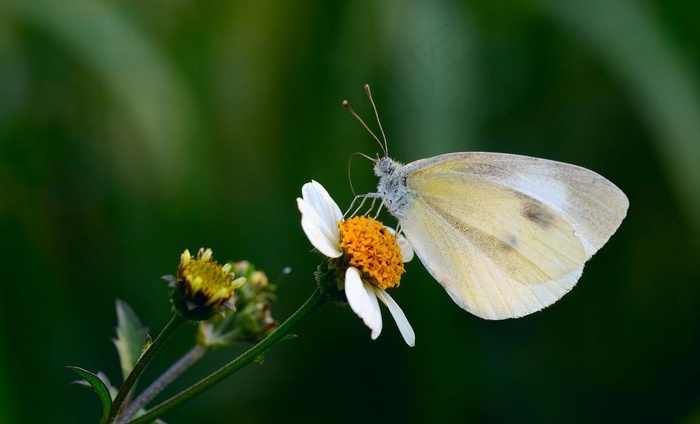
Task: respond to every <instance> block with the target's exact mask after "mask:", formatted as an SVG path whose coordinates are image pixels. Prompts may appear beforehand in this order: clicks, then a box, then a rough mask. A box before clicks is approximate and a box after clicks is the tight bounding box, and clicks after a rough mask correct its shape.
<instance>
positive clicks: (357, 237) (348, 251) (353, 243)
mask: <svg viewBox="0 0 700 424" xmlns="http://www.w3.org/2000/svg"><path fill="white" fill-rule="evenodd" d="M338 227H339V228H340V248H341V249H342V250H343V257H344V260H345V261H346V263H347V266H352V267H354V268H357V269H358V270H360V272H361V273H362V277H363V278H364V279H365V280H367V281H368V282H369V283H370V284H372V285H374V286H376V287H379V288H380V289H382V290H385V289H388V288H391V287H397V286H398V285H399V282H400V281H401V275H402V274H403V273H404V267H403V258H402V257H401V248H399V245H398V244H397V243H396V237H395V236H394V235H393V234H391V232H390V231H389V230H388V229H387V228H386V227H385V226H383V225H382V224H381V223H380V222H379V221H377V220H374V219H371V218H367V217H364V216H356V217H353V218H350V219H348V220H347V221H341V222H339V223H338Z"/></svg>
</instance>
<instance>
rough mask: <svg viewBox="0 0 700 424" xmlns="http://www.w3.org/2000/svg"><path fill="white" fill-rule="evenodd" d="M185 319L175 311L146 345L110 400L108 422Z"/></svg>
mask: <svg viewBox="0 0 700 424" xmlns="http://www.w3.org/2000/svg"><path fill="white" fill-rule="evenodd" d="M186 321H187V319H186V318H185V317H184V316H182V315H180V314H179V313H177V312H176V313H175V314H174V315H173V317H172V318H171V319H170V322H168V323H167V324H166V325H165V328H163V330H162V331H161V332H160V334H159V335H158V337H156V339H155V340H154V341H153V343H152V344H151V345H150V346H149V347H148V349H146V350H145V351H144V352H143V354H142V355H141V357H140V358H139V360H138V361H137V362H136V365H134V369H133V370H131V372H130V373H129V376H128V377H126V380H125V381H124V384H122V387H121V388H120V389H119V392H118V393H117V396H116V397H115V398H114V401H113V402H112V413H111V416H110V422H112V421H114V418H115V417H116V416H118V415H119V413H120V412H121V409H122V407H123V406H124V401H125V400H126V398H127V396H128V395H129V393H130V392H131V389H133V387H134V385H135V384H136V381H137V380H138V379H139V377H141V374H143V372H144V370H145V369H146V367H147V366H148V364H149V363H150V362H151V360H152V359H153V357H154V356H155V355H156V353H158V351H159V350H160V348H161V347H162V346H163V344H165V342H166V341H167V340H168V339H169V338H170V336H171V335H172V334H173V333H174V332H175V330H176V329H177V328H178V327H180V325H181V324H182V323H184V322H186Z"/></svg>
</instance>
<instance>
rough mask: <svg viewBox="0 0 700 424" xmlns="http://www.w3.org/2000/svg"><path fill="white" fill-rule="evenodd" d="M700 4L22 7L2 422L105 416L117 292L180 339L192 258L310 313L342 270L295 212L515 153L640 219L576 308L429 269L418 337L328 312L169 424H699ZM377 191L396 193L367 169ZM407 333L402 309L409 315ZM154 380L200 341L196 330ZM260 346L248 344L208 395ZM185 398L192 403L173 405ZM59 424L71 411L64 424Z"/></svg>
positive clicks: (5, 216)
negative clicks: (204, 256)
mask: <svg viewBox="0 0 700 424" xmlns="http://www.w3.org/2000/svg"><path fill="white" fill-rule="evenodd" d="M699 13H700V4H699V3H698V2H694V1H690V0H670V1H661V0H647V1H632V0H626V1H625V0H615V1H607V0H593V1H589V2H583V1H574V0H564V1H557V0H550V1H546V0H541V1H540V0H521V1H493V2H487V1H482V2H466V1H462V2H458V1H446V0H443V1H435V2H429V1H427V0H423V1H410V2H398V1H396V0H385V1H382V2H362V1H360V2H324V1H302V2H252V1H232V2H220V1H209V0H198V1H193V0H169V1H165V0H153V1H149V2H143V1H137V0H124V1H114V0H62V1H60V2H57V1H54V0H0V235H1V237H2V243H1V247H0V249H1V250H0V257H2V267H1V269H2V270H3V278H2V288H3V293H4V296H5V297H4V299H3V302H2V304H3V307H2V308H1V309H0V334H2V337H3V341H2V348H1V349H0V422H3V423H5V422H8V423H10V422H54V423H62V422H66V423H73V422H96V421H97V420H98V417H99V414H100V412H99V404H98V402H97V401H96V400H95V399H94V397H93V396H94V395H93V394H91V393H88V392H87V391H83V390H80V389H79V388H75V387H69V386H68V384H69V382H70V381H72V380H73V379H75V377H74V375H72V373H70V372H69V371H67V370H66V369H65V368H64V366H65V365H69V364H79V365H80V366H82V367H85V368H86V369H89V370H91V371H93V372H98V371H104V372H105V373H107V375H109V376H110V378H112V380H113V381H114V382H115V384H116V383H117V382H118V381H119V365H118V358H117V354H116V352H115V351H114V348H113V346H112V344H111V342H110V337H111V336H112V334H113V327H114V326H115V324H116V318H115V317H114V312H113V311H114V310H113V304H114V299H115V298H117V297H119V298H121V299H124V300H125V301H127V302H128V303H129V304H130V305H132V306H133V307H134V309H135V310H136V311H137V313H138V314H139V316H140V317H141V318H142V320H143V321H144V324H145V325H148V326H150V327H151V329H152V332H157V331H158V330H159V329H160V328H162V326H163V325H165V323H166V322H167V318H168V315H169V304H168V298H167V290H166V287H165V284H164V283H163V282H162V281H161V280H160V276H161V275H164V274H169V273H172V272H173V271H174V270H175V269H176V267H177V263H178V258H179V254H180V252H182V251H183V250H184V249H185V248H189V249H198V248H199V247H202V246H207V247H211V248H213V249H214V251H215V252H217V254H218V255H219V257H221V258H222V259H230V260H240V259H247V260H250V261H252V262H253V263H255V264H256V265H257V267H258V268H260V269H264V270H265V271H266V272H267V273H268V275H270V276H271V280H272V281H274V280H275V277H274V276H275V275H277V274H279V273H281V271H282V269H283V268H284V267H286V266H291V267H292V268H293V273H292V274H291V276H288V277H287V278H286V279H285V280H284V281H282V284H281V285H280V287H279V291H278V295H279V301H278V302H277V303H276V305H275V308H276V309H275V310H274V312H273V313H274V315H275V317H277V318H279V319H283V318H284V317H286V316H288V315H289V314H290V313H291V312H292V311H293V310H295V309H296V307H298V306H299V305H300V304H301V302H302V301H303V300H304V299H305V298H306V296H308V294H309V293H310V292H311V290H312V288H313V280H312V272H313V270H314V268H315V266H316V265H317V264H318V262H319V260H320V259H319V258H318V257H315V256H314V255H311V254H309V250H310V244H309V243H308V241H307V240H305V238H304V236H303V233H302V231H301V228H300V226H299V220H300V217H299V213H298V211H297V209H296V205H295V201H294V199H295V197H297V196H298V195H299V194H300V190H301V186H302V184H303V183H304V182H307V181H309V180H310V179H312V178H313V179H316V180H318V181H320V182H321V183H322V184H324V185H325V186H326V188H327V189H328V190H329V191H330V192H331V194H332V195H333V197H334V198H335V199H336V200H338V201H339V203H340V204H341V205H343V204H345V205H348V204H349V202H350V200H351V199H352V196H353V195H352V192H351V190H350V186H349V183H348V177H347V169H348V160H349V158H350V157H351V155H352V153H353V152H356V151H360V152H364V153H367V154H370V155H373V154H374V153H375V152H376V151H377V150H378V149H377V146H376V145H375V144H373V141H372V140H371V139H370V138H369V137H368V136H367V134H365V133H364V131H363V130H362V129H361V128H360V127H359V125H357V123H356V122H355V121H354V120H353V119H352V118H351V117H350V116H349V115H348V114H347V113H346V112H345V111H344V110H343V109H342V107H341V106H340V102H341V101H342V100H343V99H348V100H349V101H350V102H351V103H352V104H353V106H354V107H355V109H357V110H358V112H360V113H361V115H362V116H364V117H366V118H367V120H368V122H369V121H371V109H370V107H369V105H368V103H367V101H366V100H365V98H364V95H363V91H362V85H363V84H364V83H370V84H371V85H372V87H373V93H374V96H375V100H376V101H377V104H378V106H379V109H380V113H381V115H382V117H383V124H384V128H385V130H386V132H387V135H388V138H389V147H390V151H391V153H392V156H393V157H394V158H396V159H398V160H403V161H412V160H415V159H418V158H421V157H426V156H430V155H434V154H438V153H445V152H449V151H465V150H488V151H500V152H511V153H519V154H527V155H531V156H540V157H545V158H549V159H555V160H561V161H565V162H570V163H575V164H579V165H582V166H585V167H588V168H590V169H593V170H595V171H597V172H599V173H601V174H602V175H604V176H606V177H608V178H609V179H610V180H612V181H613V182H615V183H616V184H617V185H619V186H620V187H621V188H622V189H623V190H624V191H625V192H626V193H627V195H628V196H629V198H630V203H631V207H630V211H629V215H628V217H627V219H626V220H625V222H623V224H622V227H621V228H620V230H619V231H618V233H617V234H616V235H615V236H614V237H613V238H612V239H611V241H610V242H609V243H608V245H607V246H606V247H605V248H603V249H602V251H601V252H600V253H598V255H596V257H595V258H594V259H593V260H592V261H591V263H590V264H589V265H588V266H587V268H586V272H584V275H583V278H582V279H581V281H580V284H579V286H578V287H577V288H576V289H575V290H574V291H573V292H572V293H571V294H569V295H567V296H566V297H565V298H564V299H563V300H561V301H560V302H559V303H557V304H556V305H555V306H553V307H551V308H549V309H547V310H545V311H543V312H540V313H538V314H535V315H533V316H530V317H527V318H524V319H519V320H509V321H505V322H486V321H482V320H479V319H477V318H475V317H473V316H471V315H469V314H467V313H465V312H464V311H462V310H460V309H459V308H458V307H456V306H455V305H454V304H453V303H452V302H451V300H450V299H449V297H448V296H447V295H446V294H445V293H444V291H443V290H442V288H441V287H440V286H439V285H438V284H436V283H435V282H433V281H432V279H431V278H430V277H429V276H428V275H427V273H426V272H425V271H424V270H423V268H422V266H421V265H420V263H419V262H418V261H415V262H413V263H411V264H409V266H408V274H407V275H406V276H405V277H404V280H403V284H402V286H401V289H400V290H397V291H395V292H393V293H392V295H393V296H394V297H395V298H396V299H397V301H398V302H399V304H400V305H401V306H402V307H403V309H404V311H405V312H406V314H407V316H408V318H409V320H410V321H411V323H412V324H413V326H414V328H415V330H416V334H417V345H416V347H415V348H413V349H409V348H407V347H406V346H405V344H404V343H403V342H402V341H401V338H400V335H399V334H398V331H396V329H395V328H394V327H393V325H392V324H391V323H387V325H386V328H385V330H384V334H382V336H381V337H380V338H379V339H378V340H377V341H371V340H370V339H369V334H368V331H367V329H366V328H365V327H364V326H363V325H362V323H361V322H360V321H359V320H358V319H356V318H355V316H354V315H353V313H352V312H351V311H350V310H349V309H347V308H346V309H341V308H336V307H331V306H329V307H327V308H325V309H323V310H322V311H320V312H318V313H316V314H315V315H313V316H312V317H311V319H309V320H308V321H306V322H305V323H303V324H302V325H301V326H300V327H299V328H298V333H299V334H300V336H301V337H299V338H298V339H296V340H294V341H292V342H290V343H286V344H285V345H284V346H282V347H280V348H279V349H277V350H275V351H274V352H272V353H271V354H270V355H269V356H268V358H267V359H266V361H265V362H264V364H263V365H262V366H254V367H250V368H249V369H246V370H244V371H242V372H241V373H239V374H237V375H236V376H234V377H233V378H231V379H229V380H227V381H226V382H225V383H224V384H221V385H220V387H218V388H217V389H215V390H213V391H212V392H209V393H207V394H205V395H203V396H201V397H200V398H198V399H197V400H195V401H194V402H192V403H190V404H188V405H187V406H186V407H184V408H181V410H179V411H178V413H176V414H171V415H170V416H166V417H164V418H165V419H166V421H168V422H169V423H185V422H192V421H194V420H195V419H197V418H201V417H205V418H206V420H207V422H231V421H233V420H234V419H235V421H236V422H260V423H264V422H278V421H282V420H284V421H285V422H300V423H301V422H304V423H308V422H327V421H336V422H354V421H358V420H363V421H387V420H392V421H404V422H428V421H437V420H439V419H440V420H451V421H456V420H458V419H459V421H472V422H473V421H477V422H478V421H491V422H493V421H496V422H499V421H506V422H512V421H532V422H541V421H555V422H564V421H567V422H590V421H595V422H616V421H633V420H634V421H650V422H659V421H662V422H678V421H685V422H698V421H697V417H698V416H699V415H698V411H699V410H700V366H699V365H698V363H699V361H700V341H699V340H700V310H699V309H698V308H697V305H696V304H697V300H698V299H700V285H699V284H698V282H699V281H700V253H699V251H700V249H698V245H699V243H698V242H699V241H700V187H699V184H700V88H699V87H700V86H699V82H700V81H699V78H698V75H699V74H698V69H700V54H699V52H698V50H697V46H698V42H699V41H700V26H698V25H697V16H698V14H699ZM351 175H352V181H353V184H354V187H355V189H356V190H357V191H358V192H368V191H371V190H372V189H373V185H374V184H375V182H374V181H375V180H374V178H373V176H372V173H371V166H370V164H369V163H367V162H366V161H362V160H359V159H358V160H355V161H353V162H352V167H351ZM385 316H386V314H385ZM181 333H182V334H179V335H178V336H177V337H176V339H177V340H175V341H174V342H173V344H172V345H170V346H167V347H166V349H165V351H166V352H164V353H163V354H162V355H163V356H162V357H160V358H158V359H157V361H156V363H155V364H153V367H152V369H149V370H148V371H149V372H147V374H146V378H147V379H148V378H151V379H152V378H153V377H154V376H155V375H157V373H158V372H162V371H163V370H164V369H165V368H166V367H167V366H168V364H169V361H170V362H172V361H174V360H175V359H176V358H177V357H178V356H179V355H181V354H182V353H184V351H185V349H186V347H187V346H188V345H189V344H190V343H191V342H192V338H193V337H194V329H193V328H190V329H185V330H183V331H181ZM235 353H236V351H235V349H234V350H229V349H222V350H220V351H217V352H214V353H213V354H212V355H211V358H213V359H212V360H211V361H205V362H208V364H202V365H201V366H200V365H198V366H196V367H195V368H194V369H193V370H191V372H190V373H188V374H187V375H185V376H184V377H183V378H182V381H179V382H177V383H176V384H175V386H176V387H175V388H173V390H176V389H177V387H184V384H186V383H187V382H191V381H194V380H195V378H196V376H198V375H201V373H205V372H208V371H211V370H213V369H215V368H216V367H217V366H219V365H221V364H222V363H224V362H225V361H226V360H227V359H229V358H231V357H232V356H233V355H234V354H235ZM166 394H167V393H166ZM49 414H50V418H49V416H48V415H49Z"/></svg>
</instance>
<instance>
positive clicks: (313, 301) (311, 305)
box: [128, 288, 328, 424]
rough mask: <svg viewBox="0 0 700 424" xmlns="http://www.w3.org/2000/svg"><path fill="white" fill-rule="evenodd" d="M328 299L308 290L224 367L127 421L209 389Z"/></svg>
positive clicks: (142, 420) (139, 422)
mask: <svg viewBox="0 0 700 424" xmlns="http://www.w3.org/2000/svg"><path fill="white" fill-rule="evenodd" d="M327 300H328V298H327V296H326V295H324V294H323V292H322V291H321V289H319V288H316V290H315V291H314V292H313V294H311V296H310V297H309V299H308V300H307V301H306V302H305V303H304V304H303V305H302V306H301V307H300V308H299V309H298V310H297V311H296V312H294V314H292V316H290V317H289V318H287V320H286V321H285V322H283V323H282V325H280V326H279V327H278V328H277V329H276V330H275V331H273V332H272V333H271V334H270V335H269V336H267V337H266V338H265V339H263V340H262V341H261V342H260V343H258V344H256V345H255V346H253V347H251V348H250V349H249V350H248V351H246V352H245V353H243V354H242V355H241V356H239V357H238V358H236V359H234V360H233V361H231V362H229V363H228V364H227V365H225V366H224V367H222V368H220V369H219V370H218V371H215V372H214V373H212V374H210V375H209V376H208V377H206V378H205V379H203V380H201V381H200V382H199V383H197V384H195V385H194V386H192V387H190V388H188V389H186V390H184V391H182V392H180V393H179V394H177V395H175V396H173V397H172V398H170V399H168V400H166V401H165V402H163V403H161V404H160V405H158V406H156V407H154V408H153V409H151V410H150V411H148V412H147V413H146V414H144V415H141V416H140V417H137V418H135V419H134V420H132V421H129V422H128V424H146V423H151V422H153V420H155V419H156V418H158V417H160V416H162V415H163V414H164V413H165V412H167V411H169V410H171V409H173V408H175V407H177V406H180V405H181V404H183V403H184V402H186V401H188V400H190V399H192V398H194V397H195V396H198V395H200V394H201V393H203V392H204V391H206V390H208V389H210V388H211V387H212V386H214V385H215V384H217V383H219V382H220V381H222V380H223V379H225V378H226V377H228V376H230V375H231V374H233V373H235V372H236V371H238V370H239V369H241V368H243V367H245V366H246V365H248V364H250V363H251V362H253V361H255V360H256V359H259V358H260V357H262V356H264V355H265V354H266V353H267V352H269V351H270V350H272V348H274V347H275V346H276V345H277V344H278V343H280V342H281V341H283V340H284V338H285V337H286V336H287V335H288V334H289V332H290V331H291V330H292V328H293V327H294V326H295V325H296V324H297V323H298V322H299V321H301V319H302V318H304V317H305V316H307V315H309V314H310V313H311V312H313V311H315V310H316V309H317V308H318V307H319V306H321V305H322V304H324V303H325V302H326V301H327Z"/></svg>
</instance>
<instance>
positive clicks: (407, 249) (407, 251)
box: [386, 227, 413, 263]
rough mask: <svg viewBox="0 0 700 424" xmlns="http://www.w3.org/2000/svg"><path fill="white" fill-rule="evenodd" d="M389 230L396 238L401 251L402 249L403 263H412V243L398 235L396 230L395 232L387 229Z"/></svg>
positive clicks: (389, 228) (388, 228)
mask: <svg viewBox="0 0 700 424" xmlns="http://www.w3.org/2000/svg"><path fill="white" fill-rule="evenodd" d="M386 229H387V230H389V232H390V233H391V234H393V235H394V236H396V244H398V245H399V249H401V258H402V259H403V262H404V263H406V262H411V259H413V248H412V247H411V243H409V242H408V240H406V237H404V236H402V235H396V230H394V229H393V228H391V227H386Z"/></svg>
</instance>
